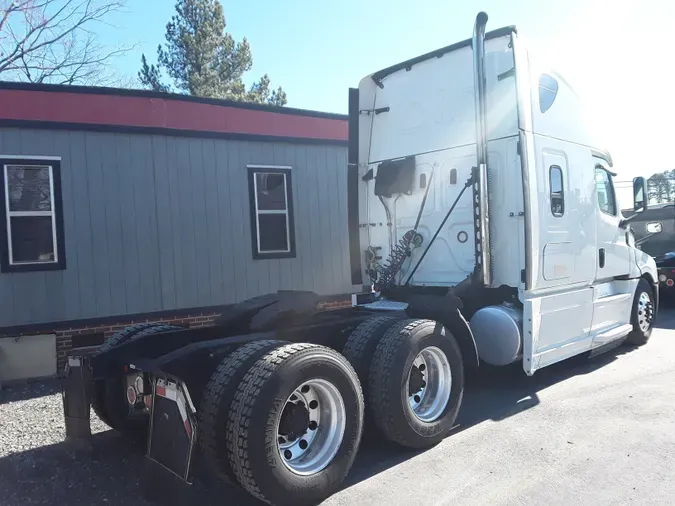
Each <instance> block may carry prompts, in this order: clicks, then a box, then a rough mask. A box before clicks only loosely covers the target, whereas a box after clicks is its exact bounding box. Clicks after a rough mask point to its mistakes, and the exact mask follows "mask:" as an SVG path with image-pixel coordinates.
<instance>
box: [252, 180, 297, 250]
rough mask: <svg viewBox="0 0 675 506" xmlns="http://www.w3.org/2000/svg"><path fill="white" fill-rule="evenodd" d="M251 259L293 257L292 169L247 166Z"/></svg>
mask: <svg viewBox="0 0 675 506" xmlns="http://www.w3.org/2000/svg"><path fill="white" fill-rule="evenodd" d="M248 170H249V193H250V195H251V231H252V245H253V257H254V258H288V257H294V256H295V237H294V224H293V200H292V192H291V171H290V169H289V168H287V167H249V168H248Z"/></svg>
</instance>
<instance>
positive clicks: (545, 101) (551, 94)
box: [539, 74, 558, 113]
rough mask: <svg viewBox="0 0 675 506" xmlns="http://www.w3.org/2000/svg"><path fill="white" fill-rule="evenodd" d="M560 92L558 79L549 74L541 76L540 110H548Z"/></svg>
mask: <svg viewBox="0 0 675 506" xmlns="http://www.w3.org/2000/svg"><path fill="white" fill-rule="evenodd" d="M557 94H558V81H556V80H555V79H554V78H553V77H551V76H549V75H548V74H542V75H541V76H539V110H540V111H541V112H542V113H544V112H546V111H548V110H549V109H550V108H551V106H552V105H553V102H554V101H555V97H556V95H557Z"/></svg>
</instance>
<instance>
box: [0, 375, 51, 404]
mask: <svg viewBox="0 0 675 506" xmlns="http://www.w3.org/2000/svg"><path fill="white" fill-rule="evenodd" d="M60 391H61V384H60V383H59V381H58V380H56V379H51V380H36V381H29V382H20V383H19V382H17V383H9V384H3V385H2V390H0V404H6V403H8V402H17V401H27V400H29V399H37V398H38V397H44V396H45V395H54V394H55V393H58V392H60Z"/></svg>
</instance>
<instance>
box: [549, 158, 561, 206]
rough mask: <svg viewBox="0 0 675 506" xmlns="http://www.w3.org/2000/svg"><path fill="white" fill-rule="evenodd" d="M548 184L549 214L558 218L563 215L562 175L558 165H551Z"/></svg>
mask: <svg viewBox="0 0 675 506" xmlns="http://www.w3.org/2000/svg"><path fill="white" fill-rule="evenodd" d="M549 184H550V195H551V213H553V216H555V217H557V218H559V217H561V216H562V215H563V214H565V190H564V188H563V173H562V169H561V168H560V167H559V166H558V165H551V168H550V169H549Z"/></svg>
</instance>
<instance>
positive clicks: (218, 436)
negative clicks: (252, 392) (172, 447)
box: [199, 341, 286, 483]
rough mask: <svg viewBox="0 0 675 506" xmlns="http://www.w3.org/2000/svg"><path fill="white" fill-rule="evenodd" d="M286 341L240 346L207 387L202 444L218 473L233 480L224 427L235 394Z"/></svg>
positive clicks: (201, 421)
mask: <svg viewBox="0 0 675 506" xmlns="http://www.w3.org/2000/svg"><path fill="white" fill-rule="evenodd" d="M284 344H286V342H285V341H255V342H253V343H248V344H245V345H243V346H241V347H240V348H237V349H236V350H235V351H234V352H232V353H231V354H230V355H228V356H227V357H225V358H224V359H223V361H222V362H221V363H220V364H219V365H218V367H217V368H216V370H215V371H214V373H213V375H212V376H211V378H210V379H209V382H208V383H207V384H206V388H205V389H204V395H203V397H202V402H201V406H200V409H199V434H200V438H199V443H200V446H201V449H202V453H203V455H204V458H205V460H206V461H207V462H208V464H209V465H210V466H211V468H212V469H213V471H214V472H215V474H216V475H217V476H218V477H219V478H221V479H223V480H225V481H227V482H230V483H236V477H235V476H234V473H233V472H232V468H231V467H230V461H229V458H228V455H227V438H226V433H225V430H224V427H226V426H227V417H228V414H229V411H230V406H231V405H232V400H233V399H234V394H235V392H236V390H237V387H238V386H239V383H241V380H242V379H243V378H244V375H245V374H246V373H247V372H248V370H249V369H250V368H251V366H252V365H253V364H254V363H255V362H257V361H258V359H259V358H260V357H262V356H263V355H265V354H266V353H268V352H269V351H271V350H273V349H275V348H278V347H279V346H282V345H284Z"/></svg>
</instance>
